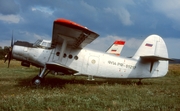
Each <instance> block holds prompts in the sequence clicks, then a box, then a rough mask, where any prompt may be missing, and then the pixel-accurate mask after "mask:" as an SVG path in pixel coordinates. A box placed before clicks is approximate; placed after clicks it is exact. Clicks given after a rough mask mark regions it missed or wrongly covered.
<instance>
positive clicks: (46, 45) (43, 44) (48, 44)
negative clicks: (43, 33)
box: [33, 40, 51, 48]
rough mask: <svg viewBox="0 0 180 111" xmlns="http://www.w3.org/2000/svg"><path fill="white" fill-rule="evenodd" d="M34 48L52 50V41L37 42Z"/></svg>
mask: <svg viewBox="0 0 180 111" xmlns="http://www.w3.org/2000/svg"><path fill="white" fill-rule="evenodd" d="M33 46H34V47H40V48H51V41H48V40H37V41H36V42H35V43H34V44H33Z"/></svg>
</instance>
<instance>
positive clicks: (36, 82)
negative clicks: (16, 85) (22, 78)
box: [32, 76, 43, 86]
mask: <svg viewBox="0 0 180 111" xmlns="http://www.w3.org/2000/svg"><path fill="white" fill-rule="evenodd" d="M42 82H43V78H41V77H39V76H36V77H34V78H33V80H32V84H33V85H36V86H39V85H41V84H42Z"/></svg>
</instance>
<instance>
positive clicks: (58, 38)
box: [8, 19, 170, 85]
mask: <svg viewBox="0 0 180 111" xmlns="http://www.w3.org/2000/svg"><path fill="white" fill-rule="evenodd" d="M98 36H99V35H98V34H97V33H95V32H93V31H91V30H89V29H88V28H87V27H84V26H81V25H79V24H77V23H75V22H72V21H70V20H66V19H57V20H55V21H54V25H53V33H52V41H46V40H38V41H36V42H35V43H34V44H31V43H28V42H22V41H17V42H15V43H14V45H13V44H12V42H11V46H12V51H11V50H10V53H9V54H10V55H11V54H12V56H13V58H14V59H17V60H20V61H22V63H21V65H22V66H27V67H29V66H30V65H34V66H37V67H40V68H42V69H43V70H42V71H41V70H40V73H39V74H38V75H37V76H36V77H35V78H34V79H33V81H32V82H33V83H34V84H35V85H39V84H40V83H41V82H42V80H43V78H44V77H45V76H46V75H47V73H49V72H50V71H54V72H61V73H64V74H74V75H87V76H88V77H89V76H90V77H92V78H93V77H94V76H95V77H103V78H138V79H140V80H141V79H142V78H152V77H162V76H164V75H166V73H167V71H168V61H169V60H170V59H169V58H168V52H167V48H166V44H165V42H164V40H163V39H162V38H161V37H160V36H158V35H150V36H148V37H147V38H146V39H145V40H144V42H143V43H142V44H141V46H140V47H139V49H138V50H137V52H136V53H135V54H134V56H132V57H131V58H128V57H122V56H117V53H118V52H119V53H120V52H121V50H122V47H123V45H124V43H125V42H124V41H123V42H119V43H118V44H119V46H116V45H118V44H116V43H114V44H113V45H112V46H111V47H110V49H109V50H110V52H109V50H108V52H99V51H95V50H89V49H86V48H84V47H85V46H86V45H87V44H89V43H91V42H92V41H93V40H95V39H96V38H97V37H98ZM12 41H13V40H12ZM113 51H116V53H115V54H109V53H111V52H113ZM10 59H11V56H9V63H10ZM9 63H8V66H9Z"/></svg>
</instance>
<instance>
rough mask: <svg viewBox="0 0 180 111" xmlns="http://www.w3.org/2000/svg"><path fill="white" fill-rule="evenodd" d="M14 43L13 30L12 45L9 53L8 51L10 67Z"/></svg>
mask: <svg viewBox="0 0 180 111" xmlns="http://www.w3.org/2000/svg"><path fill="white" fill-rule="evenodd" d="M13 45H14V40H13V32H12V38H11V47H10V48H9V53H8V55H7V59H8V68H9V65H10V63H11V59H12V50H13ZM5 61H6V60H5Z"/></svg>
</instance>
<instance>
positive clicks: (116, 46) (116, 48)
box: [106, 40, 125, 56]
mask: <svg viewBox="0 0 180 111" xmlns="http://www.w3.org/2000/svg"><path fill="white" fill-rule="evenodd" d="M124 44H125V41H123V40H116V41H115V42H114V43H113V44H112V45H111V46H110V47H109V48H108V50H107V51H106V52H107V53H109V54H115V55H117V56H119V55H120V53H121V51H122V49H123V47H124Z"/></svg>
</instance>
